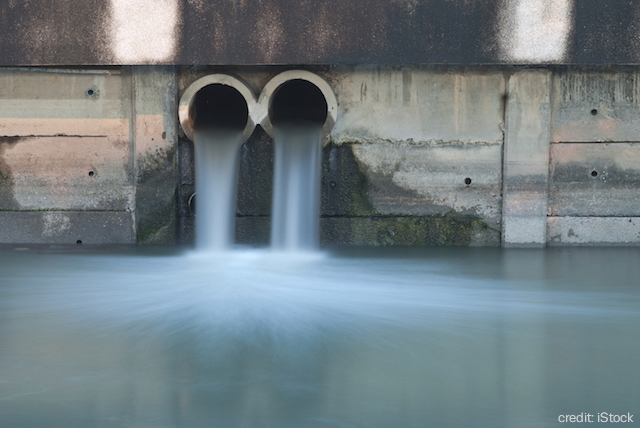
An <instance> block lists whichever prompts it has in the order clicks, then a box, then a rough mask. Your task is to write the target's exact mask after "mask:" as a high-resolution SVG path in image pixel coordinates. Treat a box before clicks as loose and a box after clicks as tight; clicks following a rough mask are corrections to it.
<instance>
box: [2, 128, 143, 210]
mask: <svg viewBox="0 0 640 428" xmlns="http://www.w3.org/2000/svg"><path fill="white" fill-rule="evenodd" d="M128 171H129V143H128V141H127V140H120V139H118V138H117V137H11V138H0V172H1V173H2V177H3V178H2V180H0V193H1V194H2V195H3V198H2V199H1V200H0V209H5V210H42V209H55V210H109V211H133V209H134V195H135V189H134V187H133V184H132V182H131V176H130V174H129V172H128Z"/></svg>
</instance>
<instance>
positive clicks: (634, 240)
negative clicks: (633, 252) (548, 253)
mask: <svg viewBox="0 0 640 428" xmlns="http://www.w3.org/2000/svg"><path fill="white" fill-rule="evenodd" d="M547 236H548V237H549V241H548V245H550V246H554V245H555V246H561V245H589V246H596V245H620V246H622V245H624V246H636V245H640V218H638V217H549V218H548V221H547Z"/></svg>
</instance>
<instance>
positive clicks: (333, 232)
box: [0, 66, 640, 246]
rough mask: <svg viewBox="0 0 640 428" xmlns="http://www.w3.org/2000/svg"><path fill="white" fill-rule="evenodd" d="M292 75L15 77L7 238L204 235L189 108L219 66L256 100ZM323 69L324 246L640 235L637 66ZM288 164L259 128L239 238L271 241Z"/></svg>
mask: <svg viewBox="0 0 640 428" xmlns="http://www.w3.org/2000/svg"><path fill="white" fill-rule="evenodd" d="M285 69H286V68H284V67H181V68H180V67H179V68H174V67H157V66H147V67H115V68H106V69H73V70H56V69H43V68H35V69H33V68H32V69H2V70H0V173H1V174H2V175H1V179H0V242H4V243H75V242H77V241H82V242H83V243H136V242H137V243H141V244H174V243H190V242H193V233H194V226H195V225H194V222H195V219H194V217H193V215H192V213H191V212H190V210H189V208H188V200H189V197H190V196H191V195H192V194H193V192H194V190H195V189H194V184H195V183H194V174H193V145H192V143H191V142H190V141H189V140H188V138H186V136H184V134H183V133H182V132H181V130H180V129H179V127H178V124H177V113H176V111H177V102H176V101H177V99H178V98H179V97H180V96H181V95H182V93H183V92H184V91H185V90H186V88H187V87H188V86H189V85H190V84H191V83H192V82H194V81H195V80H196V79H198V78H200V77H202V76H204V75H207V74H210V73H213V72H226V73H231V74H234V75H236V76H238V77H240V78H241V79H243V80H244V81H245V82H246V83H247V84H248V86H249V87H250V88H251V90H252V91H253V92H254V94H256V95H257V94H259V93H260V92H261V91H262V89H263V88H264V86H265V84H266V83H267V82H268V81H269V80H270V79H271V78H272V77H274V76H275V75H277V74H278V73H279V72H281V71H283V70H285ZM308 69H309V70H310V71H313V72H315V73H317V74H318V75H320V76H322V77H323V78H324V79H326V80H327V81H328V82H329V84H330V85H331V87H332V88H333V89H334V91H335V94H336V97H337V100H338V114H337V121H336V124H335V127H334V129H333V131H332V132H331V134H330V135H329V136H328V138H327V140H326V141H325V143H326V144H325V147H324V151H323V177H322V212H321V240H322V242H323V243H325V244H334V243H335V244H350V245H491V246H498V245H503V246H544V245H547V244H548V245H602V244H605V245H612V244H617V245H620V244H622V245H635V244H638V243H640V213H639V211H640V207H639V206H638V204H637V202H636V200H637V196H638V192H640V186H639V185H640V178H639V177H640V174H639V173H640V146H639V145H638V144H639V142H640V136H639V135H638V134H639V133H640V131H639V130H640V109H639V108H638V107H639V106H638V102H639V100H640V89H639V87H640V83H639V80H638V68H636V67H628V68H624V67H617V68H615V69H595V68H593V67H592V68H588V67H576V68H570V67H557V68H529V69H528V68H517V67H498V66H495V67H481V66H468V67H462V66H397V67H391V66H332V67H311V68H308ZM89 90H92V91H93V92H91V91H89ZM272 156H273V144H272V141H271V138H270V137H269V136H268V135H267V134H266V133H265V132H264V130H262V129H261V128H260V127H258V128H256V131H255V132H254V133H253V135H252V136H251V137H250V138H249V140H248V141H247V142H246V143H245V145H244V146H243V148H242V158H241V171H240V177H239V180H240V181H239V193H238V210H237V211H238V222H237V231H236V235H237V240H238V241H239V242H242V243H250V244H258V245H261V244H266V243H268V241H269V229H270V226H269V221H270V219H269V216H270V212H271V196H272V188H271V186H272V174H273V157H272Z"/></svg>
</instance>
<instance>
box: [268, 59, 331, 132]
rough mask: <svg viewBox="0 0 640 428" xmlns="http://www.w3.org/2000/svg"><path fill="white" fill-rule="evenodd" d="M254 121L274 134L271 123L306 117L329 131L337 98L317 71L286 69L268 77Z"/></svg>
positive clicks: (305, 119) (302, 119) (305, 118)
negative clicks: (314, 72) (269, 78)
mask: <svg viewBox="0 0 640 428" xmlns="http://www.w3.org/2000/svg"><path fill="white" fill-rule="evenodd" d="M258 105H259V108H260V110H259V116H258V117H257V122H258V123H259V124H260V126H262V128H263V129H264V130H265V131H266V132H267V134H269V135H270V136H271V137H273V125H274V123H276V124H277V123H279V122H287V121H298V120H300V121H309V122H316V123H319V124H321V125H322V136H323V137H326V136H327V135H329V133H330V132H331V130H332V129H333V126H334V125H335V123H336V116H337V112H338V101H337V99H336V96H335V94H334V93H333V90H332V89H331V86H329V84H328V83H327V82H326V81H325V80H324V79H323V78H322V77H320V76H318V75H317V74H313V73H311V72H308V71H304V70H289V71H285V72H283V73H280V74H278V75H277V76H275V77H274V78H273V79H271V80H270V81H269V82H268V83H267V84H266V85H265V87H264V89H263V90H262V93H261V94H260V98H259V100H258Z"/></svg>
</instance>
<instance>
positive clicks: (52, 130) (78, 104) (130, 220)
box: [0, 67, 177, 244]
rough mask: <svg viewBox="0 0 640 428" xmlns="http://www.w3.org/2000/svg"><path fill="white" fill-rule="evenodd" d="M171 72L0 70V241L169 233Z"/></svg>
mask: <svg viewBox="0 0 640 428" xmlns="http://www.w3.org/2000/svg"><path fill="white" fill-rule="evenodd" d="M174 75H175V73H174V72H173V71H172V69H170V68H168V69H164V68H154V69H146V68H135V69H134V68H131V67H118V68H109V69H104V70H98V69H91V70H90V69H84V70H82V69H80V70H78V69H66V70H64V69H45V68H35V69H4V70H1V71H0V173H1V174H2V176H1V180H0V242H3V243H76V242H77V243H108V244H132V243H136V242H137V241H141V242H146V241H149V242H154V240H157V241H158V242H163V243H173V242H175V241H176V237H175V198H174V195H175V190H176V186H177V177H176V173H175V170H176V167H175V165H176V161H175V150H174V149H175V147H176V139H177V126H176V121H175V119H174V111H175V106H176V103H175V101H172V100H175V96H176V94H175V87H172V86H171V82H173V81H175V78H174ZM150 218H152V219H153V220H152V221H153V222H154V223H155V225H154V226H153V227H149V226H148V225H147V224H148V223H149V222H150V220H149V219H150ZM163 227H164V229H162V228H163ZM161 229H162V230H161Z"/></svg>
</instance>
